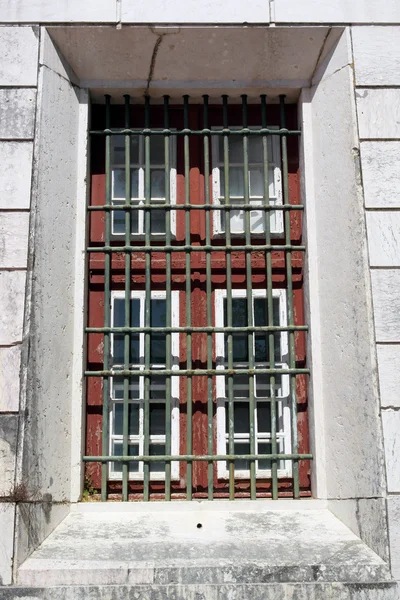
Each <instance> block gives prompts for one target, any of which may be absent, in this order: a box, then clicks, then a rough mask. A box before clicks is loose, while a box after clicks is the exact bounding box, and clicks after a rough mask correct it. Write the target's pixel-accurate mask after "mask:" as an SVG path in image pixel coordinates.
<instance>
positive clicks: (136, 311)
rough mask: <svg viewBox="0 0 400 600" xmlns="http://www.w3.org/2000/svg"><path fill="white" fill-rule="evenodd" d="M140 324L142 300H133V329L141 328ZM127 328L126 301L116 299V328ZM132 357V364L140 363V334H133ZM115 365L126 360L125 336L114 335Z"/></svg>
mask: <svg viewBox="0 0 400 600" xmlns="http://www.w3.org/2000/svg"><path fill="white" fill-rule="evenodd" d="M139 323H140V300H138V299H137V298H134V299H131V327H139ZM124 326H125V299H124V298H116V299H115V300H114V327H124ZM130 338H131V356H130V360H129V362H130V363H138V362H139V361H140V352H139V334H138V333H131V335H130ZM113 360H114V364H123V363H124V362H125V359H124V334H114V356H113Z"/></svg>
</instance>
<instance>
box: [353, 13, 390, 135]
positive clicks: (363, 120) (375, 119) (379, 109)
mask: <svg viewBox="0 0 400 600" xmlns="http://www.w3.org/2000/svg"><path fill="white" fill-rule="evenodd" d="M399 9H400V4H399ZM356 99H357V111H358V124H359V133H360V138H361V139H369V138H373V139H380V138H383V139H389V140H390V139H395V138H400V89H363V88H359V89H358V90H357V91H356Z"/></svg>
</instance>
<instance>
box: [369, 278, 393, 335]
mask: <svg viewBox="0 0 400 600" xmlns="http://www.w3.org/2000/svg"><path fill="white" fill-rule="evenodd" d="M371 281H372V294H373V299H374V315H375V337H376V341H377V342H378V343H379V342H400V319H399V314H400V271H398V270H397V269H379V270H373V271H372V272H371Z"/></svg>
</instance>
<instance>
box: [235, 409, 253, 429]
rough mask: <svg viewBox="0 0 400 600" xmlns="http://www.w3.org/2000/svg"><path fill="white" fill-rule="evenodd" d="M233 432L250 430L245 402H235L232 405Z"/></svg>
mask: <svg viewBox="0 0 400 600" xmlns="http://www.w3.org/2000/svg"><path fill="white" fill-rule="evenodd" d="M234 416H235V418H234V422H235V433H249V432H250V416H249V405H248V403H247V402H243V403H242V402H235V405H234Z"/></svg>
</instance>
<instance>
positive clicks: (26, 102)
mask: <svg viewBox="0 0 400 600" xmlns="http://www.w3.org/2000/svg"><path fill="white" fill-rule="evenodd" d="M35 99H36V91H35V90H34V89H2V90H0V117H1V118H0V138H3V139H13V138H16V139H32V138H33V128H34V120H35Z"/></svg>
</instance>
